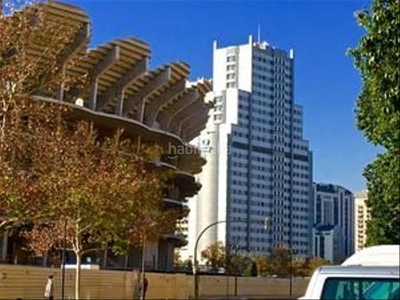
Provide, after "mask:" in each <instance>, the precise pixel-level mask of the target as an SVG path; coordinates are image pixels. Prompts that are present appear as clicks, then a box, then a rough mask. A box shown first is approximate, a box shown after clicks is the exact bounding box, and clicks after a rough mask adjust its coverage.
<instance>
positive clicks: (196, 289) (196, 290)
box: [193, 218, 268, 299]
mask: <svg viewBox="0 0 400 300" xmlns="http://www.w3.org/2000/svg"><path fill="white" fill-rule="evenodd" d="M226 222H227V221H226V220H222V221H217V222H213V223H211V224H210V225H208V226H207V227H205V228H204V229H203V230H202V231H201V232H200V234H199V236H198V237H197V239H196V243H195V244H194V255H193V257H194V264H193V297H194V299H198V298H199V286H198V274H197V273H198V267H199V264H198V261H197V248H198V246H199V241H200V238H201V237H202V236H203V234H204V233H205V232H206V231H207V230H208V229H210V228H211V227H213V226H215V225H218V224H220V223H226ZM243 222H245V221H243ZM264 222H265V223H264V228H266V227H267V225H266V224H268V218H265V220H264ZM232 223H240V221H233V222H232Z"/></svg>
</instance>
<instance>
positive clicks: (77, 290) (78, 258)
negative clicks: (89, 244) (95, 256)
mask: <svg viewBox="0 0 400 300" xmlns="http://www.w3.org/2000/svg"><path fill="white" fill-rule="evenodd" d="M75 255H76V268H75V299H77V300H78V299H79V295H80V290H81V289H80V283H81V261H82V254H81V253H80V252H75Z"/></svg>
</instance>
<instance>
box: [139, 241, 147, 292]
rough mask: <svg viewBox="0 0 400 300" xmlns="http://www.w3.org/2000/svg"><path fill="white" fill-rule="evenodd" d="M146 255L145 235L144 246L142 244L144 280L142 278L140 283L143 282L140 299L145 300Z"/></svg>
mask: <svg viewBox="0 0 400 300" xmlns="http://www.w3.org/2000/svg"><path fill="white" fill-rule="evenodd" d="M145 253H146V238H145V236H144V235H143V244H142V272H141V273H142V276H141V277H142V278H140V282H141V289H140V299H144V280H145V270H146V269H145V264H146V260H145V258H146V257H145Z"/></svg>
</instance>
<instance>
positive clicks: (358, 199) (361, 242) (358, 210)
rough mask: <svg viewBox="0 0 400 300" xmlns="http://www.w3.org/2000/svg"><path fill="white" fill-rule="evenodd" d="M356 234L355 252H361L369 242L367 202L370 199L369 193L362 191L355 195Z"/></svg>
mask: <svg viewBox="0 0 400 300" xmlns="http://www.w3.org/2000/svg"><path fill="white" fill-rule="evenodd" d="M354 199H355V205H354V209H355V211H354V226H355V228H354V233H355V243H354V246H355V251H356V252H357V251H360V250H361V249H363V248H364V246H365V243H366V241H367V234H366V230H367V220H368V218H369V212H368V207H367V204H366V200H367V199H368V192H367V191H361V192H356V193H354Z"/></svg>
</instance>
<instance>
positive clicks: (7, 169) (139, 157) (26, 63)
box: [0, 1, 187, 299]
mask: <svg viewBox="0 0 400 300" xmlns="http://www.w3.org/2000/svg"><path fill="white" fill-rule="evenodd" d="M11 2H13V1H11ZM64 23H65V24H64ZM64 23H63V24H60V23H57V24H55V23H52V21H51V20H50V19H48V13H47V11H46V7H45V6H40V5H34V6H30V7H28V8H26V9H24V10H21V11H15V12H13V13H12V14H11V15H9V16H7V17H1V16H0V231H1V230H7V229H12V228H24V230H23V231H22V232H21V236H22V237H23V238H24V239H25V241H26V247H27V248H28V249H30V250H31V251H32V252H33V253H35V254H36V255H38V256H43V255H44V254H45V253H47V252H48V251H52V250H56V251H57V250H59V249H61V248H62V247H64V236H65V237H66V246H67V248H68V249H69V250H71V251H73V253H75V256H76V261H77V268H76V271H77V276H76V286H75V298H76V299H79V294H80V289H79V286H80V284H79V280H80V261H81V259H82V256H83V255H84V254H85V253H88V252H90V251H94V250H97V249H99V248H102V249H107V247H108V245H111V246H112V250H113V251H114V252H115V253H121V252H124V251H126V250H127V249H128V248H129V247H130V246H132V245H139V244H142V243H144V242H145V241H146V240H147V239H150V238H155V237H158V236H159V235H160V234H161V233H169V232H173V231H174V230H175V229H176V219H177V218H181V217H184V216H186V215H187V210H185V209H169V210H167V211H166V210H165V209H164V204H163V192H164V190H165V185H166V182H167V180H171V174H170V173H168V172H164V171H161V170H160V169H157V168H156V167H154V166H153V165H151V164H149V160H152V159H155V158H158V157H159V156H160V155H161V153H160V149H158V148H157V147H153V146H149V145H142V146H140V147H138V146H137V144H136V143H135V144H133V143H132V142H131V141H130V140H129V139H128V138H127V136H126V135H125V134H124V132H123V130H116V131H115V132H110V131H108V132H100V131H99V130H98V129H96V128H95V127H94V124H91V123H89V122H87V121H78V120H76V119H74V117H73V115H72V114H71V109H70V108H67V107H66V106H64V105H61V103H56V102H54V103H53V102H48V101H44V100H43V99H41V100H38V98H37V97H36V96H37V95H40V96H43V95H44V96H47V97H50V98H56V96H57V93H58V91H59V89H60V88H63V89H64V90H68V89H69V88H74V90H76V91H77V93H79V90H81V89H82V87H83V86H85V84H86V76H83V77H82V78H76V77H74V78H69V77H68V76H67V75H65V74H64V73H63V72H61V69H62V68H61V67H62V66H61V65H60V61H59V57H60V55H61V54H62V53H63V51H64V50H65V48H66V47H67V45H68V43H69V42H71V39H72V37H73V36H74V33H75V31H74V30H75V29H74V27H71V26H67V25H68V21H65V22H64ZM71 28H72V29H71ZM44 45H45V46H44ZM35 46H40V47H41V48H40V49H43V51H42V52H38V51H36V52H35V53H32V51H31V50H32V49H34V48H35ZM68 63H70V64H73V63H74V61H73V60H71V61H69V62H68ZM75 96H77V97H79V94H76V95H75ZM66 100H68V99H67V98H66ZM65 227H66V230H65V229H64V228H65Z"/></svg>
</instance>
